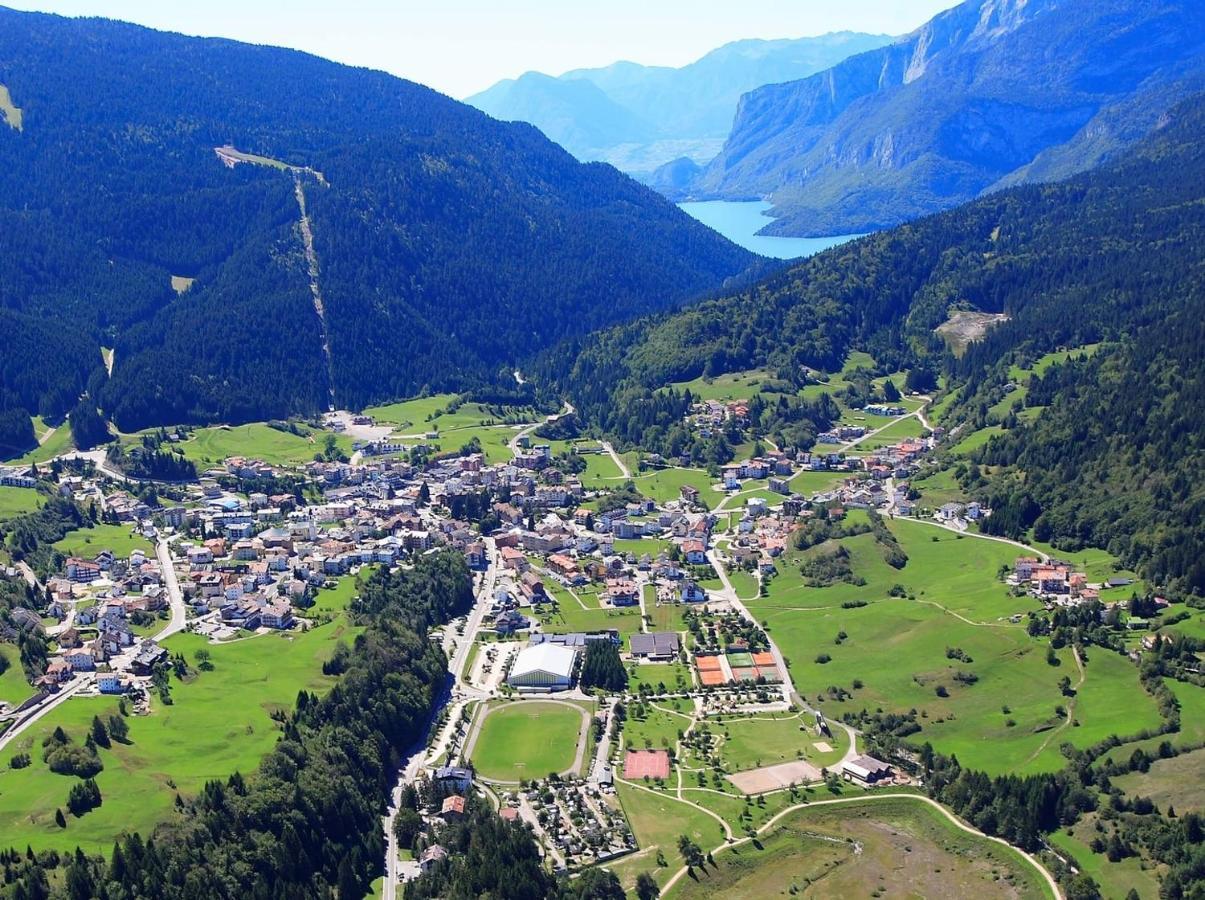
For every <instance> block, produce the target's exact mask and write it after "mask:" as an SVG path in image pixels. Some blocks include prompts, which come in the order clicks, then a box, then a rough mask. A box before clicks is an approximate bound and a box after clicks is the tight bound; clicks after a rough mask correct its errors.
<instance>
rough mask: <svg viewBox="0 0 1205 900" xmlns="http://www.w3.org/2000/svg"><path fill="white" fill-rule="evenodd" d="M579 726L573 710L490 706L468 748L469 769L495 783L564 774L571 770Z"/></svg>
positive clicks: (540, 704) (535, 703)
mask: <svg viewBox="0 0 1205 900" xmlns="http://www.w3.org/2000/svg"><path fill="white" fill-rule="evenodd" d="M581 725H582V713H581V710H580V708H579V707H577V706H569V705H565V704H563V703H550V702H545V701H540V700H531V701H527V700H524V701H521V702H518V703H504V704H500V705H493V706H491V707H489V713H488V715H486V717H485V719H484V720H483V721H482V723H481V730H480V732H479V733H478V735H477V740H476V743H475V745H474V746H473V765H474V766H476V767H477V771H478V772H479V773H480V774H481V776H482V777H483V778H489V779H493V780H495V781H519V780H521V779H524V778H543V777H545V776H547V775H548V774H549V773H550V772H564V771H566V770H567V769H568V768H569V767H570V766H572V765H573V757H574V755H575V753H576V751H577V741H578V735H579V734H580V732H581Z"/></svg>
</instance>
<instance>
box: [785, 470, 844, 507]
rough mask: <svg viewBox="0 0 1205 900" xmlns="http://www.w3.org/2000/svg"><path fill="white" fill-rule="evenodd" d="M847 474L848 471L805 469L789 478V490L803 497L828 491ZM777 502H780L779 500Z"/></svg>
mask: <svg viewBox="0 0 1205 900" xmlns="http://www.w3.org/2000/svg"><path fill="white" fill-rule="evenodd" d="M848 476H849V473H848V472H813V471H811V470H810V469H805V470H804V471H802V472H799V473H797V474H796V475H795V477H793V478H792V479H791V482H790V484H791V490H792V491H795V492H796V493H798V494H803V496H805V497H810V496H811V495H812V494H818V493H820V492H821V491H829V490H832V489H833V488H835V487H837V485H839V484H841V482H843V481H844V480H845V479H846V478H847V477H848ZM779 502H782V501H781V500H780V501H779Z"/></svg>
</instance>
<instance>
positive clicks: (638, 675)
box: [628, 662, 692, 691]
mask: <svg viewBox="0 0 1205 900" xmlns="http://www.w3.org/2000/svg"><path fill="white" fill-rule="evenodd" d="M628 671H629V672H630V673H631V674H630V676H629V678H628V690H630V691H637V690H639V689H640V685H642V684H647V685H648V686H649V687H650V688H652V689H653V690H658V689H659V687H660V685H665V689H666V690H669V691H683V690H689V689H690V686H691V684H692V682H691V678H690V669H689V667H687V666H684V665H682V664H681V663H677V662H675V663H644V664H641V665H634V666H630V667H629V670H628Z"/></svg>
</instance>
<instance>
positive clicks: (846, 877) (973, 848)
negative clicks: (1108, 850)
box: [674, 798, 1050, 900]
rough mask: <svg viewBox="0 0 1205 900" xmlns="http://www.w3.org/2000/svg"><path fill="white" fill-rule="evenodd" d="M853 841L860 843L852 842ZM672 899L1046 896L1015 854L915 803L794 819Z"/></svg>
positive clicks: (853, 806) (883, 803)
mask: <svg viewBox="0 0 1205 900" xmlns="http://www.w3.org/2000/svg"><path fill="white" fill-rule="evenodd" d="M855 842H856V844H855ZM680 884H681V885H682V887H681V888H680V889H677V890H675V892H674V896H675V897H684V898H695V897H699V898H702V897H725V898H730V900H742V898H749V900H754V898H757V900H760V898H763V897H779V896H784V895H786V894H799V895H801V896H804V897H872V896H873V897H900V898H904V897H971V896H976V895H979V896H990V897H1011V898H1045V897H1050V891H1049V888H1048V887H1047V886H1046V883H1045V881H1044V880H1043V879H1042V877H1041V875H1040V874H1039V873H1038V872H1037V871H1036V870H1035V869H1034V868H1033V866H1031V865H1030V864H1029V863H1028V862H1027V861H1025V859H1024V858H1023V857H1021V855H1020V854H1018V853H1017V852H1016V851H1014V850H1012V849H1010V848H1008V847H1003V846H1001V845H999V844H997V843H995V842H992V841H988V840H985V839H983V838H980V837H976V836H974V835H971V834H967V833H966V832H963V831H961V830H959V829H958V828H956V827H955V826H954V825H953V824H952V823H950V822H949V821H948V820H946V819H945V817H944V816H942V815H941V814H940V813H939V812H937V811H936V810H934V809H932V808H931V807H929V806H928V805H926V804H924V803H922V802H921V801H920V800H909V799H904V798H890V799H887V800H873V801H872V800H867V801H865V802H859V803H849V804H840V805H830V806H813V807H811V808H806V809H802V810H799V811H798V812H795V813H790V814H788V815H787V816H786V817H784V818H783V819H782V820H780V822H779V824H778V825H776V826H775V827H774V828H772V829H771V831H770V833H769V834H768V835H766V836H765V837H763V838H762V839H760V840H759V841H758V842H757V843H752V844H743V845H741V846H739V847H734V848H732V849H730V850H726V851H724V852H723V853H721V854H717V856H716V865H715V866H714V867H708V868H707V869H706V870H705V871H704V872H701V873H696V877H695V878H694V879H690V878H688V879H685V880H683V881H682V882H680Z"/></svg>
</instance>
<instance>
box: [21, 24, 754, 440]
mask: <svg viewBox="0 0 1205 900" xmlns="http://www.w3.org/2000/svg"><path fill="white" fill-rule="evenodd" d="M0 84H3V85H4V86H5V87H6V88H7V89H8V92H9V94H10V96H11V100H12V103H13V104H14V105H15V106H16V107H19V108H20V109H21V111H22V112H21V117H20V123H19V124H20V127H19V128H18V127H16V124H15V123H11V122H10V123H7V124H5V123H0V158H2V159H3V160H4V165H3V166H0V317H2V318H3V324H4V325H5V326H6V327H4V328H3V330H2V331H0V333H2V334H3V335H4V338H3V341H4V348H3V349H4V351H5V352H4V353H3V354H0V357H3V362H2V363H0V378H2V381H0V398H2V400H0V409H3V410H14V409H22V410H25V411H27V412H39V411H40V412H42V413H44V414H46V415H51V416H53V415H60V414H62V413H63V412H64V411H65V410H67V409H68V408H70V406H71V405H72V404H73V403H74V402H75V399H76V398H77V397H78V396H79V394H80V392H81V391H82V390H83V389H84V388H85V386H86V382H87V380H88V378H89V373H90V372H94V371H95V370H97V369H98V368H99V367H100V362H101V359H100V352H99V348H100V347H101V346H102V345H103V346H114V347H116V368H115V370H114V372H113V378H112V381H110V382H109V384H108V385H107V386H104V385H103V377H102V378H99V379H97V380H96V381H95V383H94V384H93V395H94V397H95V399H97V400H98V401H99V402H100V404H101V406H102V407H103V408H104V409H105V411H106V413H108V414H110V415H112V416H113V418H114V420H115V421H116V422H117V424H118V425H119V426H120V427H122V428H124V429H130V428H136V427H141V426H145V425H149V424H153V423H158V422H173V421H181V420H191V421H203V420H239V419H251V418H264V417H269V416H281V415H286V414H289V413H291V412H313V411H315V410H318V409H322V408H325V407H326V406H327V404H328V402H329V392H330V389H331V388H332V387H333V389H334V397H335V402H337V403H338V404H340V405H349V406H355V405H359V404H363V403H366V402H368V401H370V400H377V399H384V398H388V397H392V396H396V395H399V394H406V393H415V392H417V391H418V390H419V389H420V388H422V387H423V386H425V385H430V386H432V387H449V386H468V385H472V384H474V383H479V382H481V381H485V380H491V379H494V378H495V377H496V376H497V374H498V372H499V371H500V370H502V369H504V368H505V369H507V371H509V367H510V366H512V365H513V364H515V363H521V362H522V361H523V360H524V359H525V358H526V357H527V356H528V355H529V354H531V353H533V352H535V351H538V350H539V349H541V348H543V347H546V346H548V345H549V344H551V343H552V342H554V341H556V340H559V339H562V338H564V337H566V336H568V335H572V334H576V333H582V332H585V331H587V330H589V329H591V328H595V327H598V326H601V325H605V324H608V323H611V322H616V321H619V320H622V319H624V318H626V317H629V316H632V315H638V314H641V313H646V312H649V311H650V310H655V309H659V308H662V309H663V308H667V307H670V306H672V305H674V304H677V303H679V302H681V301H683V300H685V299H688V298H690V297H692V296H694V295H696V294H698V293H699V292H701V291H705V290H708V289H712V288H714V287H716V286H718V285H719V284H721V283H722V282H723V281H724V279H726V278H728V277H730V276H733V275H736V274H738V273H740V272H742V271H743V270H745V269H746V268H747V267H748V266H749V265H750V264H751V263H752V262H753V261H754V258H753V257H752V256H751V255H750V254H748V253H747V252H745V251H743V250H741V249H739V248H737V247H735V246H734V245H732V244H730V243H728V242H727V241H725V240H724V239H722V238H720V237H719V236H718V235H716V234H715V233H714V232H712V231H710V230H708V229H706V228H705V227H703V226H701V225H699V224H698V223H696V222H694V221H693V220H692V219H690V218H689V217H687V216H685V215H684V214H682V213H680V212H679V211H678V210H677V209H675V208H674V207H673V206H672V205H671V204H669V203H667V202H666V201H664V200H662V199H661V198H660V197H658V196H657V195H656V194H654V193H653V192H651V191H649V190H647V189H645V188H643V187H640V186H639V185H637V184H635V183H634V182H632V181H630V180H628V179H627V178H625V177H624V176H622V175H620V174H618V173H617V172H615V171H614V170H612V169H610V168H608V167H605V166H599V165H590V166H587V165H581V164H579V163H577V162H576V161H575V160H574V159H573V158H572V157H570V156H569V155H568V154H567V153H565V152H564V151H563V150H561V149H560V148H559V147H557V146H555V145H554V144H552V143H551V142H549V141H548V140H547V139H545V138H544V137H543V136H542V135H540V134H539V133H538V132H537V131H536V130H535V129H534V128H531V127H530V126H527V125H515V124H503V123H499V122H495V121H493V120H491V119H489V118H488V117H487V116H485V115H483V114H482V113H480V112H478V111H477V110H474V109H471V108H470V107H467V106H464V105H463V104H460V103H456V102H454V101H452V100H450V99H448V98H446V97H444V96H441V95H440V94H437V93H435V92H434V91H431V90H429V89H427V88H424V87H421V86H419V85H416V84H412V83H410V82H406V81H403V80H401V79H397V78H394V77H391V76H388V75H385V74H383V73H379V72H371V71H367V70H361V69H354V68H350V67H347V66H341V65H337V64H334V63H330V62H327V61H324V60H321V59H318V58H315V57H312V56H308V55H306V54H302V53H297V52H294V51H288V50H280V49H274V48H268V47H253V46H249V45H244V44H238V43H235V42H231V41H225V40H209V39H198V38H188V37H183V36H180V35H173V34H165V33H160V32H154V31H150V30H147V29H143V28H139V27H136V26H132V25H126V24H122V23H117V22H111V21H107V20H99V19H76V20H71V19H63V18H59V17H55V16H46V15H40V14H29V13H19V12H15V11H12V10H7V9H3V8H0ZM227 144H230V145H233V146H235V147H237V148H238V149H239V150H242V151H247V152H250V153H255V154H261V155H262V156H263V157H266V158H268V159H270V160H278V161H282V162H283V163H287V164H289V165H293V166H298V167H309V168H311V169H312V170H315V171H316V172H318V173H321V175H322V176H323V177H324V179H325V181H323V180H320V179H319V178H318V177H317V176H315V175H313V174H309V173H298V174H297V175H296V176H295V175H294V174H293V173H291V172H289V171H287V170H285V169H284V168H280V167H276V166H272V165H256V164H252V163H239V164H237V165H235V166H234V167H233V168H230V167H227V166H226V165H224V164H223V162H222V160H221V159H219V157H218V156H217V154H216V153H215V148H218V147H221V146H224V145H227ZM295 178H296V179H297V180H298V181H299V182H300V185H301V188H302V191H303V193H304V198H305V201H306V206H307V209H308V213H309V216H310V220H311V223H312V228H313V235H314V247H315V250H316V263H317V265H316V268H317V280H318V284H319V287H320V291H321V294H322V297H323V300H324V305H325V312H326V334H327V337H328V338H329V343H330V349H331V362H330V368H329V371H330V376H329V381H333V385H332V384H330V383H328V374H327V372H328V369H327V366H325V365H324V364H323V363H324V359H323V352H322V328H321V323H320V321H319V317H318V315H317V314H316V311H315V305H314V302H313V299H312V297H311V285H310V271H309V269H310V266H309V264H308V263H307V260H306V258H305V254H304V249H303V245H302V241H301V235H300V228H299V220H300V212H299V206H298V201H297V197H296V196H295V184H294V181H295ZM172 275H178V276H185V277H187V278H192V279H195V281H194V282H193V283H192V285H191V287H190V288H188V290H187V291H186V292H184V293H183V294H181V295H179V296H177V294H176V293H175V292H174V291H173V290H172V286H171V278H170V276H172ZM178 284H179V283H178Z"/></svg>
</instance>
